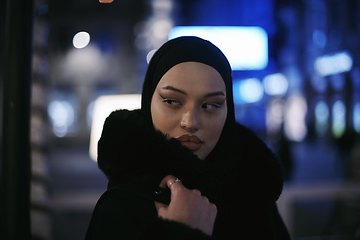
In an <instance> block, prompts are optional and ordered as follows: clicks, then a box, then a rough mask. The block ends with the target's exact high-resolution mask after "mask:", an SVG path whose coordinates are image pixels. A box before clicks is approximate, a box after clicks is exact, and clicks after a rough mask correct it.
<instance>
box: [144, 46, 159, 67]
mask: <svg viewBox="0 0 360 240" xmlns="http://www.w3.org/2000/svg"><path fill="white" fill-rule="evenodd" d="M156 51H157V49H153V50H151V51H150V52H149V53H148V54H147V55H146V62H147V63H148V64H149V63H150V61H151V58H152V57H153V56H154V54H155V52H156Z"/></svg>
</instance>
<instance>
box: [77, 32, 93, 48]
mask: <svg viewBox="0 0 360 240" xmlns="http://www.w3.org/2000/svg"><path fill="white" fill-rule="evenodd" d="M89 42H90V34H89V33H87V32H78V33H77V34H75V36H74V38H73V45H74V47H75V48H84V47H86V46H87V45H88V44H89Z"/></svg>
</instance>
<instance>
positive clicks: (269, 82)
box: [263, 73, 289, 96]
mask: <svg viewBox="0 0 360 240" xmlns="http://www.w3.org/2000/svg"><path fill="white" fill-rule="evenodd" d="M263 84H264V90H265V92H266V93H267V94H268V95H270V96H284V95H285V94H286V92H287V90H288V87H289V84H288V81H287V79H286V77H285V76H284V75H283V74H281V73H275V74H270V75H267V76H266V77H265V78H264V80H263Z"/></svg>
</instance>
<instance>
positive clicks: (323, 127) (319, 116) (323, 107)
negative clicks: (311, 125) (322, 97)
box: [315, 101, 329, 136]
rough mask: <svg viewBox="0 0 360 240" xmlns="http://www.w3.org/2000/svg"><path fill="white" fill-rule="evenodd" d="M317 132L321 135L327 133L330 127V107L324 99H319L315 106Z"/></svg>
mask: <svg viewBox="0 0 360 240" xmlns="http://www.w3.org/2000/svg"><path fill="white" fill-rule="evenodd" d="M315 119H316V124H315V127H316V132H317V134H318V135H319V136H323V135H325V133H326V131H327V129H328V121H329V107H328V105H327V104H326V103H325V102H324V101H319V102H318V103H317V104H316V106H315Z"/></svg>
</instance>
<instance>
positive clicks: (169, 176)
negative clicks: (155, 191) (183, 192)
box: [159, 175, 176, 188]
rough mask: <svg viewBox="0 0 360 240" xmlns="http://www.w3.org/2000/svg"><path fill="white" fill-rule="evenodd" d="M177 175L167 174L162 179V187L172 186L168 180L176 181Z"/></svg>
mask: <svg viewBox="0 0 360 240" xmlns="http://www.w3.org/2000/svg"><path fill="white" fill-rule="evenodd" d="M175 179H176V177H174V176H173V175H167V176H166V177H164V178H163V180H161V182H160V185H159V186H160V187H161V188H170V187H169V185H168V182H169V181H170V182H173V181H175Z"/></svg>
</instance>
